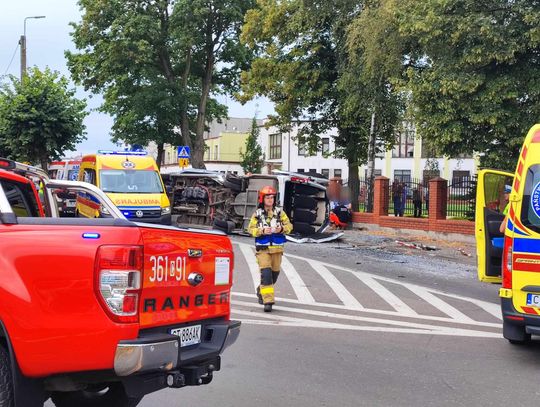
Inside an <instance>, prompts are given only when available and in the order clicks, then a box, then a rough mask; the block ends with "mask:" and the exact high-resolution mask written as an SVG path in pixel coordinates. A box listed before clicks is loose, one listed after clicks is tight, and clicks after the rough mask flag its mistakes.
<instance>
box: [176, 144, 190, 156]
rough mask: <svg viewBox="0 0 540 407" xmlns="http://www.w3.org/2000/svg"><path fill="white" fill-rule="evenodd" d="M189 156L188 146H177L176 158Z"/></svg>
mask: <svg viewBox="0 0 540 407" xmlns="http://www.w3.org/2000/svg"><path fill="white" fill-rule="evenodd" d="M190 156H191V151H190V149H189V146H179V147H178V158H189V157H190Z"/></svg>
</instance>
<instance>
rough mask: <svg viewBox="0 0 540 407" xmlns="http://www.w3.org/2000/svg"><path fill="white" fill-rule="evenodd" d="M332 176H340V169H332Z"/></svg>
mask: <svg viewBox="0 0 540 407" xmlns="http://www.w3.org/2000/svg"><path fill="white" fill-rule="evenodd" d="M334 177H341V170H340V169H339V168H338V169H335V170H334Z"/></svg>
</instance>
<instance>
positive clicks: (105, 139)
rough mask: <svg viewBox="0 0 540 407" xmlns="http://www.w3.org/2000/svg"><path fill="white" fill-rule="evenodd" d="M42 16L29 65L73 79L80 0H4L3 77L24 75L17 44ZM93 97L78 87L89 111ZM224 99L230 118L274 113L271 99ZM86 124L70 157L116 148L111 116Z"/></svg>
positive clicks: (29, 38) (31, 34) (0, 26)
mask: <svg viewBox="0 0 540 407" xmlns="http://www.w3.org/2000/svg"><path fill="white" fill-rule="evenodd" d="M38 15H44V16H46V18H44V19H39V20H38V19H29V20H27V21H26V44H27V45H26V48H27V66H28V67H31V66H38V67H39V68H40V69H44V68H45V67H46V66H48V67H49V68H51V69H53V70H56V71H59V72H60V73H61V74H63V75H64V76H66V77H68V78H70V74H69V71H68V69H67V66H66V60H65V58H64V51H65V50H67V49H70V50H74V48H75V47H74V46H73V44H72V42H71V37H70V35H69V33H70V32H71V27H70V26H69V23H70V22H72V21H76V22H78V21H79V20H80V16H81V13H80V11H79V7H78V5H77V1H76V0H0V80H5V78H3V75H6V74H7V75H9V74H12V75H15V76H17V77H18V76H19V75H20V49H19V48H17V44H18V41H19V38H20V36H21V35H22V34H23V29H24V18H25V17H29V16H38ZM16 49H17V50H16ZM15 50H16V51H15ZM12 56H14V58H13V60H12ZM10 61H11V63H10ZM89 96H91V95H89V94H86V93H85V92H84V91H83V89H82V88H78V92H77V97H79V98H85V99H86V100H87V104H88V109H89V110H92V109H96V108H97V107H99V106H100V104H101V102H102V98H101V97H100V96H99V95H93V97H91V98H90V97H89ZM221 102H222V103H225V104H227V105H228V107H229V116H230V117H247V118H252V117H253V116H254V115H255V111H257V117H258V118H263V117H266V115H268V114H272V113H274V110H273V107H272V104H271V102H269V101H268V100H266V99H259V100H257V101H254V102H250V103H247V104H246V105H244V106H242V105H240V104H239V103H237V102H234V101H232V100H231V98H222V99H221ZM85 125H86V132H87V140H85V141H83V142H82V143H80V144H79V145H78V146H77V151H76V152H75V153H72V154H70V153H67V154H66V155H67V156H72V155H76V154H77V153H81V154H87V153H91V152H95V151H96V150H98V149H111V148H114V147H115V146H114V144H113V143H112V142H111V141H110V135H109V133H110V129H111V126H112V118H111V117H110V116H108V115H105V114H102V113H99V112H95V111H93V112H91V113H90V115H89V116H87V118H86V120H85Z"/></svg>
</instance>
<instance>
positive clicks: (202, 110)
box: [191, 46, 214, 168]
mask: <svg viewBox="0 0 540 407" xmlns="http://www.w3.org/2000/svg"><path fill="white" fill-rule="evenodd" d="M213 71H214V52H213V46H212V47H208V49H207V53H206V67H205V72H204V77H203V79H202V92H201V100H200V102H199V109H198V112H197V123H196V126H195V142H194V143H193V144H194V146H193V151H192V152H191V159H192V162H191V165H192V166H193V168H206V167H205V165H204V146H205V144H204V139H203V135H204V122H205V118H206V104H207V102H208V95H209V94H210V87H211V86H212V74H213Z"/></svg>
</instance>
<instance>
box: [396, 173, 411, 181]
mask: <svg viewBox="0 0 540 407" xmlns="http://www.w3.org/2000/svg"><path fill="white" fill-rule="evenodd" d="M394 179H397V180H399V181H401V182H411V170H394Z"/></svg>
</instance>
